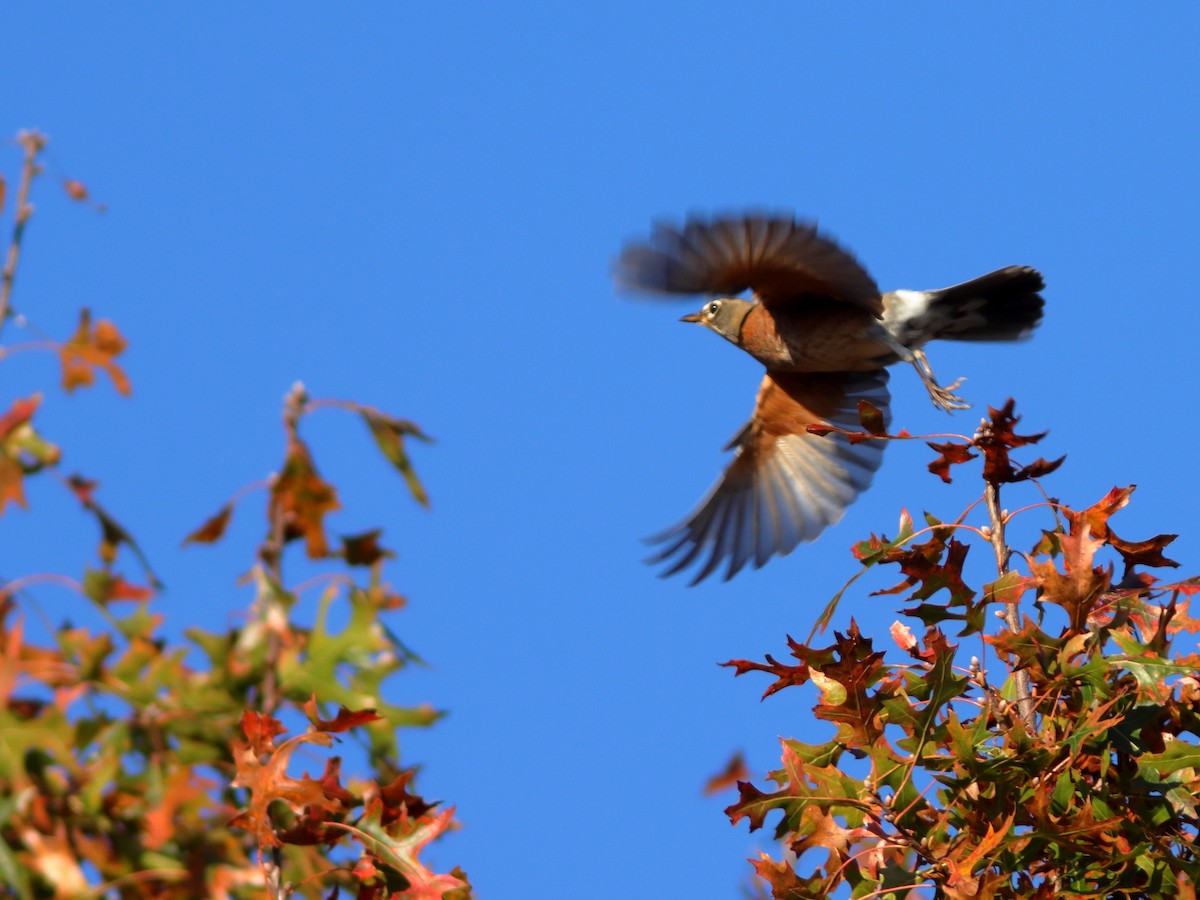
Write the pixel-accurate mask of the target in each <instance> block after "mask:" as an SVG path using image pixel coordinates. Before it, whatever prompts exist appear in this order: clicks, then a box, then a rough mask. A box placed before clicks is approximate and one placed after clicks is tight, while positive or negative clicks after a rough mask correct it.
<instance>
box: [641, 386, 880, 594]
mask: <svg viewBox="0 0 1200 900" xmlns="http://www.w3.org/2000/svg"><path fill="white" fill-rule="evenodd" d="M887 380H888V376H887V372H886V371H885V370H883V369H879V370H877V371H874V372H833V373H824V372H823V373H816V374H808V373H806V374H795V375H790V374H768V375H767V376H766V378H764V379H763V382H762V387H761V388H759V392H758V402H757V404H756V406H755V409H754V415H753V416H752V417H751V419H750V421H749V422H748V423H747V425H746V427H745V428H744V429H743V430H742V431H741V433H740V434H739V435H738V437H737V438H736V439H735V444H736V447H737V455H736V456H735V457H734V459H733V462H731V463H730V464H729V466H728V468H726V470H725V472H724V474H722V475H721V478H720V479H719V480H718V481H717V483H716V484H715V485H713V488H712V490H710V491H709V492H708V495H707V496H706V497H705V498H704V499H703V500H701V501H700V505H699V506H698V507H697V508H696V509H695V510H694V511H693V512H692V514H691V515H690V516H688V518H687V519H686V520H685V521H683V522H681V523H679V524H678V525H676V526H675V527H673V528H671V529H669V530H668V531H665V532H663V533H662V534H659V535H657V536H655V537H652V538H650V542H651V543H655V544H661V545H663V546H662V548H661V549H660V550H659V551H658V552H657V553H656V554H655V555H654V556H653V557H651V559H650V560H649V562H651V563H660V562H668V563H669V564H670V565H669V567H668V568H667V569H666V571H664V572H663V575H673V574H675V573H676V572H678V571H680V570H682V569H684V568H686V567H687V566H689V565H691V564H692V563H693V562H697V561H698V563H699V565H700V570H699V572H698V573H697V575H696V577H695V578H694V579H693V580H692V584H696V583H698V582H700V581H702V580H703V579H705V578H707V577H708V576H709V575H710V574H712V572H713V571H714V570H715V569H716V568H717V567H718V566H720V565H721V564H722V563H723V562H725V561H726V560H728V563H729V565H728V568H727V570H726V572H725V580H726V581H728V580H729V579H730V578H732V577H733V576H734V575H736V574H737V573H738V572H739V571H740V570H741V569H742V567H743V566H745V565H746V563H748V562H750V561H753V562H754V567H755V568H760V567H761V566H762V565H763V563H765V562H766V561H767V560H768V559H770V558H771V557H772V556H776V555H778V556H783V555H785V554H787V553H790V552H791V551H792V550H793V549H795V547H796V545H797V544H798V543H800V542H801V541H811V540H812V539H813V538H815V537H816V536H817V535H819V534H820V533H821V532H822V531H823V530H824V529H825V528H826V527H827V526H829V525H832V524H833V523H834V522H837V521H838V520H839V519H841V517H842V513H843V512H845V510H846V507H847V506H849V505H850V503H851V502H853V500H854V498H855V497H857V496H858V494H859V493H861V492H862V491H863V490H865V489H866V488H867V486H868V485H870V483H871V478H872V477H873V476H874V474H875V471H876V469H878V468H879V465H880V463H881V462H882V461H883V448H884V442H883V441H872V440H868V441H864V442H862V443H858V444H851V443H850V441H849V440H848V439H847V438H846V437H845V436H844V435H841V434H838V433H837V432H833V433H830V434H828V435H815V434H811V433H809V431H808V430H807V426H808V425H810V424H814V423H819V422H828V423H830V424H832V425H837V426H838V427H840V428H845V429H846V430H848V431H861V430H862V425H861V424H860V422H859V416H858V401H859V400H866V401H868V402H870V403H871V404H873V405H874V406H876V407H878V408H879V409H880V410H882V411H883V413H884V417H885V421H887V420H888V419H889V416H888V389H887Z"/></svg>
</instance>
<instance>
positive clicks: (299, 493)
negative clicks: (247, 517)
mask: <svg viewBox="0 0 1200 900" xmlns="http://www.w3.org/2000/svg"><path fill="white" fill-rule="evenodd" d="M337 509H341V504H340V503H339V502H338V497H337V492H336V491H335V490H334V489H333V485H331V484H329V483H328V482H326V481H324V480H323V479H322V478H321V476H320V475H319V474H317V469H316V466H315V465H314V464H313V461H312V456H311V455H310V454H309V452H308V447H307V446H305V444H304V442H303V441H301V440H300V439H299V438H295V439H293V440H292V441H291V442H290V443H289V445H288V451H287V458H286V459H285V460H284V464H283V471H282V472H280V473H279V475H278V476H277V477H276V478H275V480H274V481H273V482H272V484H271V498H270V502H269V504H268V518H269V519H270V521H271V522H272V523H279V524H280V525H281V526H282V528H283V537H284V540H285V541H290V540H295V539H296V538H300V537H303V538H304V543H305V551H306V552H307V553H308V557H309V559H321V558H323V557H326V556H329V543H328V541H327V540H326V537H325V524H324V523H325V516H326V515H327V514H328V513H330V512H333V511H334V510H337Z"/></svg>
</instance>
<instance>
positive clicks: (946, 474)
mask: <svg viewBox="0 0 1200 900" xmlns="http://www.w3.org/2000/svg"><path fill="white" fill-rule="evenodd" d="M926 444H927V445H928V447H929V449H930V450H936V451H937V452H938V454H939V455H938V458H937V459H935V460H934V461H933V462H931V463H930V464H929V466H928V468H929V471H930V472H932V473H933V474H934V475H936V476H938V478H940V479H942V481H944V482H946V484H949V483H950V482H951V480H952V479H951V478H950V467H951V466H957V465H961V464H962V463H965V462H968V461H969V460H972V459H975V457H977V456H978V455H979V454H978V453H972V452H971V445H970V444H960V443H957V442H956V441H946V442H945V443H942V444H939V443H937V442H936V441H926Z"/></svg>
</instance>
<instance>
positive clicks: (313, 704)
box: [304, 694, 383, 734]
mask: <svg viewBox="0 0 1200 900" xmlns="http://www.w3.org/2000/svg"><path fill="white" fill-rule="evenodd" d="M304 714H305V715H306V716H308V721H309V722H311V723H312V725H313V727H314V728H316V730H317V731H324V732H328V733H330V734H338V733H340V732H343V731H349V730H350V729H351V728H357V727H358V726H360V725H367V724H369V723H371V722H377V721H379V720H380V719H382V718H383V716H381V715H379V714H378V713H377V712H375V710H373V709H360V710H352V709H347V708H346V707H344V706H341V707H339V708H338V714H337V715H336V716H334V717H333V718H332V719H322V718H321V711H320V710H319V709H318V707H317V695H316V694H313V695H312V698H311V699H310V700H309V701H308V702H307V703H305V704H304Z"/></svg>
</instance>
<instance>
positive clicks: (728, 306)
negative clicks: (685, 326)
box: [679, 297, 757, 344]
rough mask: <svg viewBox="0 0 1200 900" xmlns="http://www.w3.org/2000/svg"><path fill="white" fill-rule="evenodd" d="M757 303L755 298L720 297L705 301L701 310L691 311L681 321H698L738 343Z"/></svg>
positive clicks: (728, 339)
mask: <svg viewBox="0 0 1200 900" xmlns="http://www.w3.org/2000/svg"><path fill="white" fill-rule="evenodd" d="M756 305H757V304H756V303H755V302H754V301H753V300H743V299H742V298H741V297H718V298H717V299H715V300H709V301H708V302H707V303H705V304H704V306H702V307H701V308H700V311H699V312H694V313H690V314H688V315H686V316H684V317H683V318H682V319H680V320H679V321H680V322H698V323H699V324H701V325H704V326H706V327H708V328H711V329H712V330H713V331H715V332H716V333H717V334H719V335H720V336H721V337H723V338H725V339H726V340H727V341H732V342H733V343H735V344H737V343H739V340H740V338H741V333H742V323H743V322H744V321H746V316H748V315H749V314H750V310H752V309H753V308H754V307H755V306H756Z"/></svg>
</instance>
